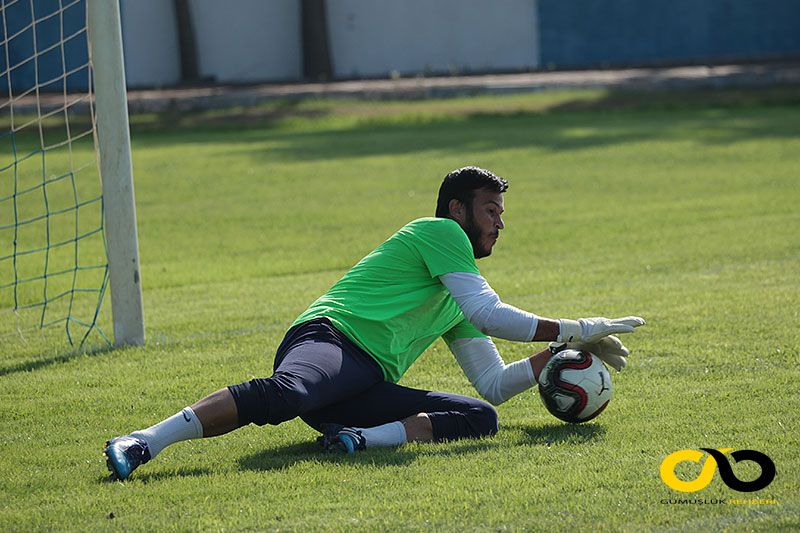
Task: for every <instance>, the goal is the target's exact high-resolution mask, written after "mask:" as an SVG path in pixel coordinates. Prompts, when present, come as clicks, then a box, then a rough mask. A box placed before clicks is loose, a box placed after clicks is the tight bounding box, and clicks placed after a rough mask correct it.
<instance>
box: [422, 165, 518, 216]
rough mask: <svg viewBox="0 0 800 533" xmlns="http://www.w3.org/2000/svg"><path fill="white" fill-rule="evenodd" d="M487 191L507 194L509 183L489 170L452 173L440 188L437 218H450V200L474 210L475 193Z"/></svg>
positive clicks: (446, 177)
mask: <svg viewBox="0 0 800 533" xmlns="http://www.w3.org/2000/svg"><path fill="white" fill-rule="evenodd" d="M478 189H486V190H489V191H494V192H501V193H502V192H506V191H507V190H508V181H507V180H505V179H503V178H501V177H500V176H497V175H495V174H494V173H492V172H491V171H489V170H486V169H483V168H478V167H464V168H459V169H457V170H454V171H452V172H451V173H449V174H448V175H447V176H445V177H444V181H442V186H441V187H439V199H438V200H437V201H436V216H437V217H440V218H448V217H449V216H450V200H458V201H459V202H461V203H462V204H464V206H465V207H466V208H467V209H471V208H472V199H473V198H475V191H476V190H478Z"/></svg>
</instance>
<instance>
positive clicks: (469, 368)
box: [450, 337, 549, 405]
mask: <svg viewBox="0 0 800 533" xmlns="http://www.w3.org/2000/svg"><path fill="white" fill-rule="evenodd" d="M450 351H451V352H453V355H454V356H455V358H456V361H458V364H459V365H460V366H461V369H462V370H463V371H464V375H466V376H467V379H469V382H470V383H471V384H472V386H473V387H475V390H476V391H478V394H480V395H481V397H483V398H484V399H485V400H486V401H488V402H489V403H491V404H494V405H499V404H501V403H503V402H504V401H506V400H508V399H509V398H511V397H512V396H514V395H516V394H519V393H520V392H523V391H526V390H528V389H529V388H531V387H533V386H534V385H536V383H537V381H536V380H537V378H538V376H539V372H541V369H542V368H543V367H544V365H545V364H546V363H547V360H548V359H549V358H548V359H544V358H545V356H544V355H542V354H536V355H533V356H531V357H530V358H526V359H521V360H519V361H517V362H515V363H511V364H510V365H507V364H505V362H504V361H503V358H502V357H500V353H499V352H498V351H497V347H496V346H495V344H494V342H492V339H489V338H488V337H474V338H461V339H456V340H454V341H452V342H451V343H450ZM548 353H549V352H548ZM542 359H544V362H542Z"/></svg>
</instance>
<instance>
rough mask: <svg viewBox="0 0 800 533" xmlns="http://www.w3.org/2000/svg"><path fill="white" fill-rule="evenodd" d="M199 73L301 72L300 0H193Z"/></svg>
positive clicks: (265, 77) (219, 77)
mask: <svg viewBox="0 0 800 533" xmlns="http://www.w3.org/2000/svg"><path fill="white" fill-rule="evenodd" d="M191 10H192V22H193V24H194V32H195V38H196V40H197V53H198V57H199V59H198V63H199V68H200V76H201V77H206V76H212V77H214V78H215V79H216V81H218V82H225V83H227V82H256V81H282V80H294V79H299V78H301V77H302V75H303V56H302V49H301V34H300V2H299V1H298V0H269V1H268V2H266V1H263V0H225V1H220V0H192V1H191Z"/></svg>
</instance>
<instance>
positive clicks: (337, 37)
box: [121, 0, 540, 88]
mask: <svg viewBox="0 0 800 533" xmlns="http://www.w3.org/2000/svg"><path fill="white" fill-rule="evenodd" d="M121 8H122V32H123V44H124V47H125V67H126V76H127V81H128V86H129V87H134V88H135V87H143V86H169V85H175V84H178V83H179V82H180V78H181V68H180V48H179V44H178V30H177V27H176V20H175V11H174V6H173V2H172V0H121ZM190 9H191V12H192V23H193V25H194V31H195V38H196V42H197V53H198V67H199V70H200V76H201V77H204V78H205V77H210V78H213V79H215V80H216V81H217V82H220V83H247V82H264V81H299V80H301V79H302V77H303V52H302V35H301V21H300V0H190ZM327 10H328V27H329V37H330V49H331V60H332V63H333V69H334V78H340V79H341V78H354V77H385V76H388V75H390V74H391V73H392V72H393V71H397V72H399V73H400V74H402V75H414V74H419V73H431V72H435V73H447V72H457V73H465V72H486V71H513V70H520V69H527V68H536V67H538V66H539V63H540V61H539V44H538V43H539V28H538V21H537V0H327Z"/></svg>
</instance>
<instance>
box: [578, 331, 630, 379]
mask: <svg viewBox="0 0 800 533" xmlns="http://www.w3.org/2000/svg"><path fill="white" fill-rule="evenodd" d="M567 348H569V349H572V350H581V351H584V352H589V353H592V354H594V355H596V356H597V357H599V358H600V360H601V361H603V362H604V363H605V364H607V365H608V366H610V367H612V368H614V370H616V371H617V372H619V371H620V370H622V369H623V368H625V365H627V364H628V360H627V357H628V356H629V355H630V354H631V352H630V351H629V350H628V349H627V348H626V347H625V346H624V345H623V344H622V341H620V340H619V339H618V338H616V337H614V336H613V335H609V336H608V337H603V338H602V339H600V340H599V341H597V342H568V343H567Z"/></svg>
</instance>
